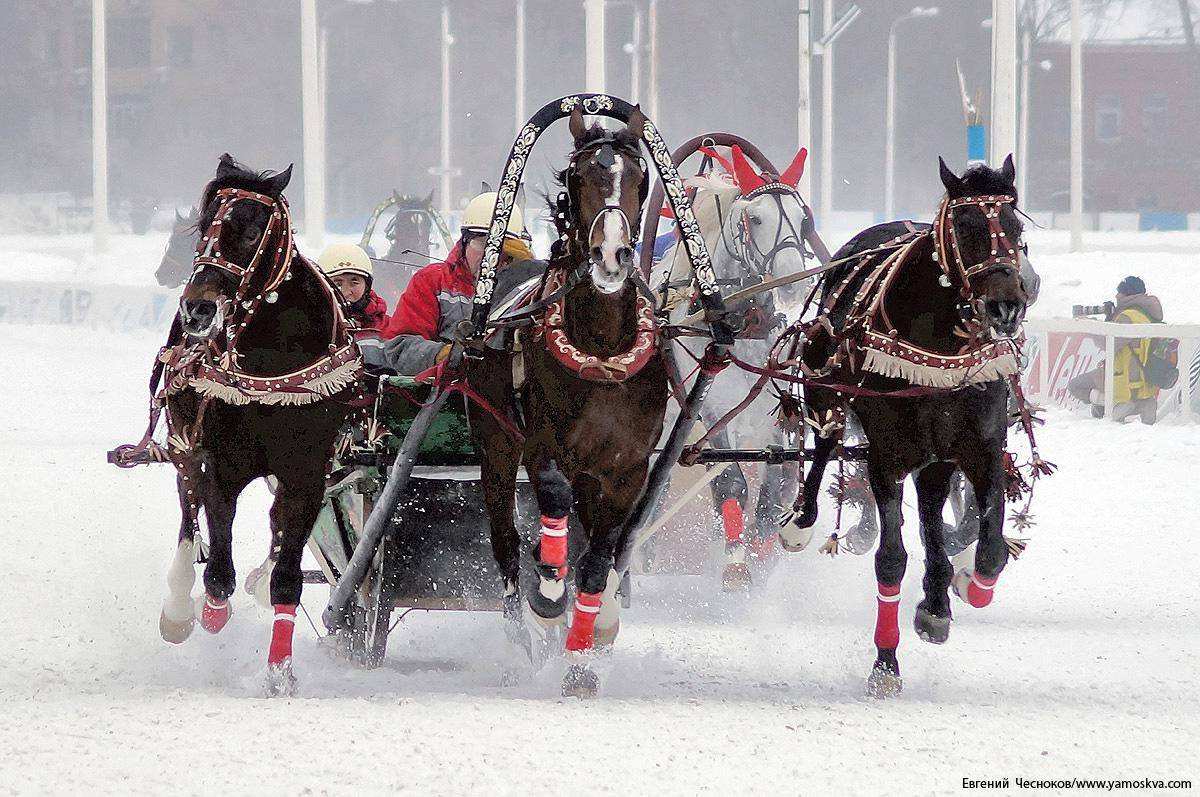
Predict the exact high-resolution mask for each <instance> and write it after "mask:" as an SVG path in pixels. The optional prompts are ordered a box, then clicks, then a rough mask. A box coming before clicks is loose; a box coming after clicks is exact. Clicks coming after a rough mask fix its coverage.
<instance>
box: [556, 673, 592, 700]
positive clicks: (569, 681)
mask: <svg viewBox="0 0 1200 797" xmlns="http://www.w3.org/2000/svg"><path fill="white" fill-rule="evenodd" d="M599 692H600V677H599V676H598V675H596V673H594V672H592V670H591V669H590V668H589V667H588V666H587V665H586V664H572V665H571V666H570V667H568V668H567V673H566V675H564V676H563V685H562V693H563V697H578V698H580V699H590V698H593V697H595V696H596V695H597V694H598V693H599Z"/></svg>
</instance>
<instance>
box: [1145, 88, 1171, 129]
mask: <svg viewBox="0 0 1200 797" xmlns="http://www.w3.org/2000/svg"><path fill="white" fill-rule="evenodd" d="M1169 124H1170V120H1169V119H1168V103H1167V95H1166V94H1147V95H1145V96H1144V97H1142V132H1144V133H1145V134H1146V138H1147V139H1150V140H1151V141H1153V140H1157V139H1160V138H1162V137H1163V136H1165V135H1166V133H1167V128H1168V126H1169Z"/></svg>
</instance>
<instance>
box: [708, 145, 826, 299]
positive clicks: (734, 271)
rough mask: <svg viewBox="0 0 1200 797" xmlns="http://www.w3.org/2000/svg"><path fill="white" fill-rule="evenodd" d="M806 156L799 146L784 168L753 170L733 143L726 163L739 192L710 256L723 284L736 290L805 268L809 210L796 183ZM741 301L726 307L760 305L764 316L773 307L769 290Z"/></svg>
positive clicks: (801, 172)
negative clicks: (781, 169)
mask: <svg viewBox="0 0 1200 797" xmlns="http://www.w3.org/2000/svg"><path fill="white" fill-rule="evenodd" d="M807 157H808V150H806V149H801V150H800V151H799V152H797V153H796V157H795V158H793V160H792V162H791V164H790V165H789V166H788V168H787V169H785V170H784V171H783V173H782V174H779V175H775V174H772V173H770V172H761V173H760V172H758V171H756V170H755V169H754V167H753V166H752V165H751V164H750V162H749V160H747V158H746V156H745V155H744V154H743V153H742V150H741V148H740V147H738V146H736V145H734V146H733V147H732V161H731V162H730V164H729V166H730V170H731V172H732V174H733V176H734V179H735V182H736V185H737V189H738V194H739V195H738V196H737V198H736V199H735V200H734V201H733V202H732V204H731V205H730V206H729V210H728V213H727V215H726V217H725V219H724V221H723V227H722V232H721V236H722V239H723V240H722V245H720V246H714V250H715V254H714V258H713V266H714V269H715V270H716V272H717V278H718V279H719V280H720V281H721V283H722V284H724V285H727V286H729V287H730V288H732V289H734V290H736V289H739V288H743V287H747V286H749V285H753V284H756V283H759V282H763V281H765V280H768V279H771V278H772V277H777V276H786V275H788V274H794V273H796V272H797V271H803V270H804V268H805V266H806V264H805V257H806V250H805V245H804V224H805V222H806V220H807V218H806V217H807V212H806V209H805V205H804V201H803V200H802V199H801V198H800V193H799V192H798V191H797V190H796V187H797V185H799V183H800V177H801V175H802V174H803V173H804V163H805V160H806V159H807ZM787 287H788V288H789V289H793V290H794V289H795V288H794V286H787ZM786 295H788V296H790V292H787V293H786ZM740 304H741V306H740V307H739V306H734V307H730V308H729V309H730V310H731V311H733V312H734V313H742V312H753V310H754V308H755V307H758V308H759V309H761V310H762V312H763V313H765V314H766V315H767V316H774V313H775V305H774V299H773V296H772V294H769V293H768V294H765V295H762V296H759V297H754V298H753V299H751V300H749V301H747V302H745V303H740Z"/></svg>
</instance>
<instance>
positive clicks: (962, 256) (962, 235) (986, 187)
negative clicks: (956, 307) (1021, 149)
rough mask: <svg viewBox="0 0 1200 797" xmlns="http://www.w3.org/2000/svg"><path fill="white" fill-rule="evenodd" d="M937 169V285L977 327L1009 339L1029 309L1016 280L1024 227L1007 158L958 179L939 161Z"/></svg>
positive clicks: (1019, 276) (1019, 275)
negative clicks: (941, 194)
mask: <svg viewBox="0 0 1200 797" xmlns="http://www.w3.org/2000/svg"><path fill="white" fill-rule="evenodd" d="M938 165H939V170H940V172H941V178H942V185H944V186H945V187H946V197H945V199H944V200H943V201H942V206H941V209H940V210H939V212H938V218H937V222H936V223H935V228H936V238H937V241H938V257H939V260H940V261H941V263H940V265H941V266H942V269H943V271H945V272H946V276H945V278H944V280H943V285H946V286H947V287H955V288H957V289H958V290H959V292H960V297H961V299H962V301H963V303H964V305H966V306H967V308H969V312H971V313H973V315H974V317H975V319H976V320H977V321H978V322H979V323H981V324H984V325H985V326H987V327H989V328H990V329H992V330H994V331H995V332H997V333H999V334H1000V335H1003V336H1006V337H1007V336H1011V335H1013V334H1015V333H1016V331H1017V328H1018V327H1019V326H1020V324H1021V319H1022V318H1024V316H1025V308H1026V307H1027V306H1028V304H1029V294H1028V293H1027V291H1026V287H1025V285H1024V283H1023V282H1022V279H1021V260H1020V253H1021V252H1023V251H1024V249H1025V246H1024V243H1023V241H1022V240H1021V235H1022V232H1023V230H1024V225H1023V224H1022V223H1021V219H1020V217H1019V216H1018V215H1017V199H1018V197H1017V188H1016V184H1015V177H1016V167H1015V166H1014V165H1013V158H1012V155H1009V156H1008V157H1007V158H1005V159H1004V164H1003V165H1002V166H1001V167H1000V168H999V169H991V168H989V167H987V166H985V165H978V166H972V167H971V168H970V169H968V170H967V171H966V173H964V174H963V176H962V177H959V176H958V175H956V174H955V173H954V172H953V171H951V170H950V168H949V167H947V166H946V162H945V161H944V160H942V159H941V158H938ZM965 309H966V308H965Z"/></svg>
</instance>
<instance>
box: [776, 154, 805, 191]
mask: <svg viewBox="0 0 1200 797" xmlns="http://www.w3.org/2000/svg"><path fill="white" fill-rule="evenodd" d="M807 160H808V148H807V147H801V148H800V151H799V152H797V153H796V157H795V158H793V159H792V163H791V165H789V166H788V167H787V168H786V169H784V170H783V174H781V175H779V182H781V183H783V184H785V185H790V186H791V187H792V188H795V187H796V186H798V185H800V178H801V177H803V176H804V163H805V161H807Z"/></svg>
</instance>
